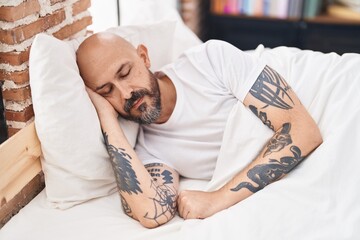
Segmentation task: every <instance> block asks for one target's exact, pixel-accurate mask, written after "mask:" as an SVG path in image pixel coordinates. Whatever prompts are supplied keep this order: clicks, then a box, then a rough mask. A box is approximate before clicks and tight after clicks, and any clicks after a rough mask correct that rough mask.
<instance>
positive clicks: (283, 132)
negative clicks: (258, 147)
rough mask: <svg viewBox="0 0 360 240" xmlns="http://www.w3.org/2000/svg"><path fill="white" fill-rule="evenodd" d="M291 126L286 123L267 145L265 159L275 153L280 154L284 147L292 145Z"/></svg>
mask: <svg viewBox="0 0 360 240" xmlns="http://www.w3.org/2000/svg"><path fill="white" fill-rule="evenodd" d="M290 129H291V124H290V123H284V124H283V126H282V127H281V128H280V130H279V131H278V132H276V133H275V135H274V136H273V137H272V138H271V139H270V141H269V142H268V143H267V144H266V150H265V152H264V155H263V157H265V156H267V155H270V154H271V153H273V152H279V151H281V150H282V149H283V148H284V147H286V146H287V145H289V144H291V143H292V139H291V135H290Z"/></svg>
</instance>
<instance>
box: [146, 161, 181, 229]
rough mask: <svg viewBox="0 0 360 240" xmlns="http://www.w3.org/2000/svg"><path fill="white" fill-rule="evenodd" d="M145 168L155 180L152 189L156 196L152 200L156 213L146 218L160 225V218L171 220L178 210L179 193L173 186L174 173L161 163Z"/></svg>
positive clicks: (147, 215) (148, 165)
mask: <svg viewBox="0 0 360 240" xmlns="http://www.w3.org/2000/svg"><path fill="white" fill-rule="evenodd" d="M145 167H146V169H147V170H148V172H149V174H150V176H151V177H152V178H153V180H152V181H151V186H150V187H151V188H152V189H154V191H155V196H154V197H151V198H150V199H151V200H152V201H153V204H154V213H153V214H151V215H150V213H149V212H147V213H146V214H145V216H144V217H145V218H147V219H151V220H153V221H155V222H156V223H157V224H158V225H160V224H159V222H158V220H159V219H160V218H166V219H167V220H170V219H171V218H172V217H174V216H175V213H176V210H177V207H176V199H177V191H176V188H175V187H174V186H173V183H174V182H173V179H174V178H173V176H172V172H170V171H169V170H167V169H163V167H164V165H163V164H161V163H151V164H146V165H145ZM159 178H161V179H162V183H160V181H159Z"/></svg>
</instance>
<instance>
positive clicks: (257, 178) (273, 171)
mask: <svg viewBox="0 0 360 240" xmlns="http://www.w3.org/2000/svg"><path fill="white" fill-rule="evenodd" d="M290 151H291V152H292V153H293V155H294V156H293V157H291V156H288V157H282V158H280V161H278V160H275V159H270V161H269V163H267V164H259V165H256V166H255V167H253V168H251V169H250V170H249V171H248V172H247V176H248V177H249V178H250V179H251V180H252V181H253V182H254V183H256V184H257V186H254V185H253V184H251V183H250V182H241V183H240V184H238V185H237V186H236V187H235V188H232V189H231V191H234V192H237V191H239V190H240V189H242V188H247V189H248V190H250V191H251V192H253V193H255V192H257V191H259V190H261V189H263V188H264V187H265V186H266V185H268V184H270V183H272V182H274V181H275V180H277V179H279V178H280V177H282V176H283V175H284V174H287V173H289V172H290V171H291V170H292V169H293V168H294V167H295V166H296V165H297V164H299V163H300V162H301V161H302V160H303V159H304V157H302V156H301V151H300V149H299V148H298V147H297V146H291V148H290Z"/></svg>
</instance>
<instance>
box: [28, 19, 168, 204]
mask: <svg viewBox="0 0 360 240" xmlns="http://www.w3.org/2000/svg"><path fill="white" fill-rule="evenodd" d="M111 31H114V32H116V33H118V34H121V35H122V36H123V37H125V38H126V39H129V40H130V41H133V42H132V43H133V44H134V45H136V44H138V43H144V44H145V45H146V46H148V48H149V50H150V49H156V50H150V51H151V52H153V54H154V55H153V56H152V65H153V66H155V67H161V66H162V65H164V64H167V63H170V62H171V51H169V49H171V48H172V42H173V38H172V36H173V32H174V24H173V23H172V24H171V23H169V22H167V23H159V24H155V25H153V26H150V25H149V26H147V27H146V28H145V27H140V26H127V27H118V28H115V29H112V30H111ZM159 33H160V34H159ZM83 39H84V38H78V39H75V40H72V41H69V42H65V41H60V40H58V39H56V38H54V37H51V36H48V35H45V34H39V35H37V36H36V37H35V39H34V42H33V44H32V47H31V52H30V62H29V64H30V86H31V94H32V101H33V104H34V112H35V126H36V131H37V134H38V136H39V139H40V142H41V147H42V152H43V157H42V160H41V161H42V168H43V172H44V175H45V184H46V189H45V190H46V195H47V198H48V200H49V202H50V205H51V206H52V207H55V208H60V209H66V208H69V207H72V206H74V205H76V204H79V203H82V202H84V201H87V200H89V199H92V198H97V197H101V196H105V195H108V194H111V193H113V192H114V191H116V189H117V188H116V183H115V178H114V173H113V170H112V167H111V164H110V161H109V156H108V153H107V151H106V149H105V146H104V143H103V137H102V133H101V129H100V123H99V120H98V117H97V114H96V111H95V108H94V107H93V105H92V103H91V101H90V99H89V97H88V95H87V93H86V91H85V86H84V83H83V81H82V79H81V77H80V75H79V70H78V67H77V64H76V54H75V52H76V50H77V48H78V46H79V44H80V43H81V41H82V40H83ZM120 123H121V125H122V128H123V130H124V132H125V135H126V136H127V138H128V140H129V142H130V144H131V145H132V146H134V145H135V142H136V136H137V133H138V128H139V126H138V124H136V123H133V122H129V121H126V120H121V121H120Z"/></svg>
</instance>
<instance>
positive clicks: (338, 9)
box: [327, 4, 360, 21]
mask: <svg viewBox="0 0 360 240" xmlns="http://www.w3.org/2000/svg"><path fill="white" fill-rule="evenodd" d="M327 13H328V15H329V16H333V17H337V18H342V19H347V20H354V21H360V12H358V11H356V10H354V9H352V8H350V7H348V6H344V5H338V4H332V5H329V6H328V7H327Z"/></svg>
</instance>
